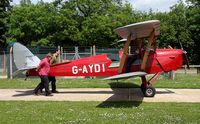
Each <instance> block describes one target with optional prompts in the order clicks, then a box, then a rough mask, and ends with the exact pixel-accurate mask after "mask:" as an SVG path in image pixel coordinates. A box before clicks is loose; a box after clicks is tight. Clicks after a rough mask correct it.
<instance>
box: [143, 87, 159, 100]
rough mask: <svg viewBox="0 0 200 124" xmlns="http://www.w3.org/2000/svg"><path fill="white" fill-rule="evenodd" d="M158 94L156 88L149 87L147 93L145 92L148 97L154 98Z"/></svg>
mask: <svg viewBox="0 0 200 124" xmlns="http://www.w3.org/2000/svg"><path fill="white" fill-rule="evenodd" d="M155 94H156V89H155V88H154V87H151V86H149V87H147V88H146V90H145V92H144V95H145V96H146V97H154V95H155Z"/></svg>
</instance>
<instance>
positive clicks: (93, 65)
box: [50, 49, 183, 76]
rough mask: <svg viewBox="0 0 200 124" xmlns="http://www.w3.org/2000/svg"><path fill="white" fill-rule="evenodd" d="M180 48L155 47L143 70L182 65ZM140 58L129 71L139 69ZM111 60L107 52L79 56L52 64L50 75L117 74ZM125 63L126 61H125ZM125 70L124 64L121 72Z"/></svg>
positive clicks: (173, 68) (162, 69)
mask: <svg viewBox="0 0 200 124" xmlns="http://www.w3.org/2000/svg"><path fill="white" fill-rule="evenodd" d="M182 54H183V52H182V50H180V49H156V51H151V52H150V53H149V56H148V61H147V63H146V67H145V70H143V71H145V72H146V73H148V74H154V73H157V72H162V71H164V72H169V71H172V70H176V69H178V68H181V67H182V63H183V57H182ZM141 61H142V59H141V58H139V59H137V60H136V61H135V62H134V63H133V64H132V65H131V72H135V71H141ZM111 64H112V61H111V60H110V59H109V58H108V57H107V54H101V55H97V56H91V57H86V58H81V59H78V60H72V61H70V62H64V63H60V64H56V65H52V66H51V67H50V68H51V69H50V75H52V76H113V75H117V74H118V66H114V67H113V66H111ZM125 64H126V63H125ZM125 72H126V68H125V66H124V69H123V73H125Z"/></svg>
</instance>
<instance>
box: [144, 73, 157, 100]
mask: <svg viewBox="0 0 200 124" xmlns="http://www.w3.org/2000/svg"><path fill="white" fill-rule="evenodd" d="M141 79H142V84H141V87H140V88H141V90H142V93H143V94H144V96H145V97H154V95H155V94H156V89H155V88H154V87H152V86H151V84H150V83H149V81H148V82H147V80H146V77H145V76H143V77H141Z"/></svg>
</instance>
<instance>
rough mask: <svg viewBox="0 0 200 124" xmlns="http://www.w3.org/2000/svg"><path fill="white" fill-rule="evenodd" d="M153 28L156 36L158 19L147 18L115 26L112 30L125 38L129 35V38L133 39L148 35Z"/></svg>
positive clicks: (158, 29) (158, 28)
mask: <svg viewBox="0 0 200 124" xmlns="http://www.w3.org/2000/svg"><path fill="white" fill-rule="evenodd" d="M153 30H154V32H155V35H156V36H157V35H159V34H160V21H159V20H149V21H144V22H139V23H134V24H130V25H126V26H123V27H119V28H116V29H115V30H114V31H115V32H116V33H117V34H118V35H119V36H120V37H122V38H124V39H127V38H128V36H129V35H131V40H134V39H136V38H144V37H148V36H149V35H150V34H151V32H152V31H153Z"/></svg>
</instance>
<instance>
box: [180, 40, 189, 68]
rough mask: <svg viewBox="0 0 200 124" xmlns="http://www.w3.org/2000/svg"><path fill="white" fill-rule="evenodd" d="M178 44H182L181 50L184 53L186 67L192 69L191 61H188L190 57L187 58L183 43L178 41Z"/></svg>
mask: <svg viewBox="0 0 200 124" xmlns="http://www.w3.org/2000/svg"><path fill="white" fill-rule="evenodd" d="M178 42H179V44H180V46H181V49H182V51H183V57H184V61H185V63H186V65H187V69H190V65H189V59H188V56H187V51H185V50H184V49H183V46H182V43H181V42H180V41H179V40H178Z"/></svg>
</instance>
